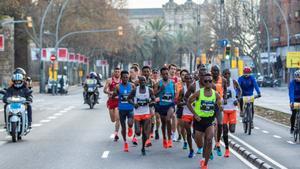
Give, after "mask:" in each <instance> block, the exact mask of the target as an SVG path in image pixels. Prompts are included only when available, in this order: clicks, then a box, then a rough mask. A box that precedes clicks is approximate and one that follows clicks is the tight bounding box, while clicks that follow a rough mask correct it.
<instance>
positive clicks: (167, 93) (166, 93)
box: [159, 80, 175, 106]
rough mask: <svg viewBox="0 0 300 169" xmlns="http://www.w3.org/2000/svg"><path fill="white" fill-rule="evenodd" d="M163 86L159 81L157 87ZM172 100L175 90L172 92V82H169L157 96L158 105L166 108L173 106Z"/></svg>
mask: <svg viewBox="0 0 300 169" xmlns="http://www.w3.org/2000/svg"><path fill="white" fill-rule="evenodd" d="M162 85H163V81H162V80H160V81H159V86H160V87H161V86H162ZM174 98H175V90H174V83H173V81H172V80H169V83H168V84H167V86H165V89H164V90H163V91H162V92H160V94H159V99H160V100H159V105H161V106H168V105H172V104H174Z"/></svg>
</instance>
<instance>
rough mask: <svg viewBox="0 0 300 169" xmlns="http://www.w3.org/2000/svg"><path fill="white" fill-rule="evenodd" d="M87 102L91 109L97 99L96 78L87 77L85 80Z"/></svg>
mask: <svg viewBox="0 0 300 169" xmlns="http://www.w3.org/2000/svg"><path fill="white" fill-rule="evenodd" d="M86 92H87V93H86V94H87V104H88V105H89V106H90V109H93V108H94V106H95V104H96V103H97V99H98V93H99V92H98V85H97V80H96V79H87V81H86Z"/></svg>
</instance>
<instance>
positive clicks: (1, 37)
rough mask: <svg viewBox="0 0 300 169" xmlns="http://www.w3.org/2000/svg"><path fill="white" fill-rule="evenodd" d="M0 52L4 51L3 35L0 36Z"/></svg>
mask: <svg viewBox="0 0 300 169" xmlns="http://www.w3.org/2000/svg"><path fill="white" fill-rule="evenodd" d="M0 51H4V35H2V34H1V35H0Z"/></svg>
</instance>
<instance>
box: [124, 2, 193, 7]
mask: <svg viewBox="0 0 300 169" xmlns="http://www.w3.org/2000/svg"><path fill="white" fill-rule="evenodd" d="M168 1H169V0H128V7H129V8H161V7H162V5H163V4H166V3H167V2H168ZM174 1H175V2H176V3H177V4H183V3H184V2H186V0H174ZM197 1H198V0H194V2H197Z"/></svg>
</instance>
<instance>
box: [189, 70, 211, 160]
mask: <svg viewBox="0 0 300 169" xmlns="http://www.w3.org/2000/svg"><path fill="white" fill-rule="evenodd" d="M206 73H207V69H206V67H205V65H203V66H202V67H201V68H199V73H198V77H199V80H198V81H195V82H194V83H193V84H192V85H190V87H189V88H188V90H187V92H186V93H185V96H184V97H185V99H186V100H188V98H189V97H190V96H191V95H192V94H193V93H195V92H196V91H200V88H203V87H204V85H205V84H204V76H205V74H206ZM193 133H194V140H195V143H196V144H197V147H198V150H197V154H202V152H203V135H202V133H200V134H198V135H195V131H194V132H193Z"/></svg>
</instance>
